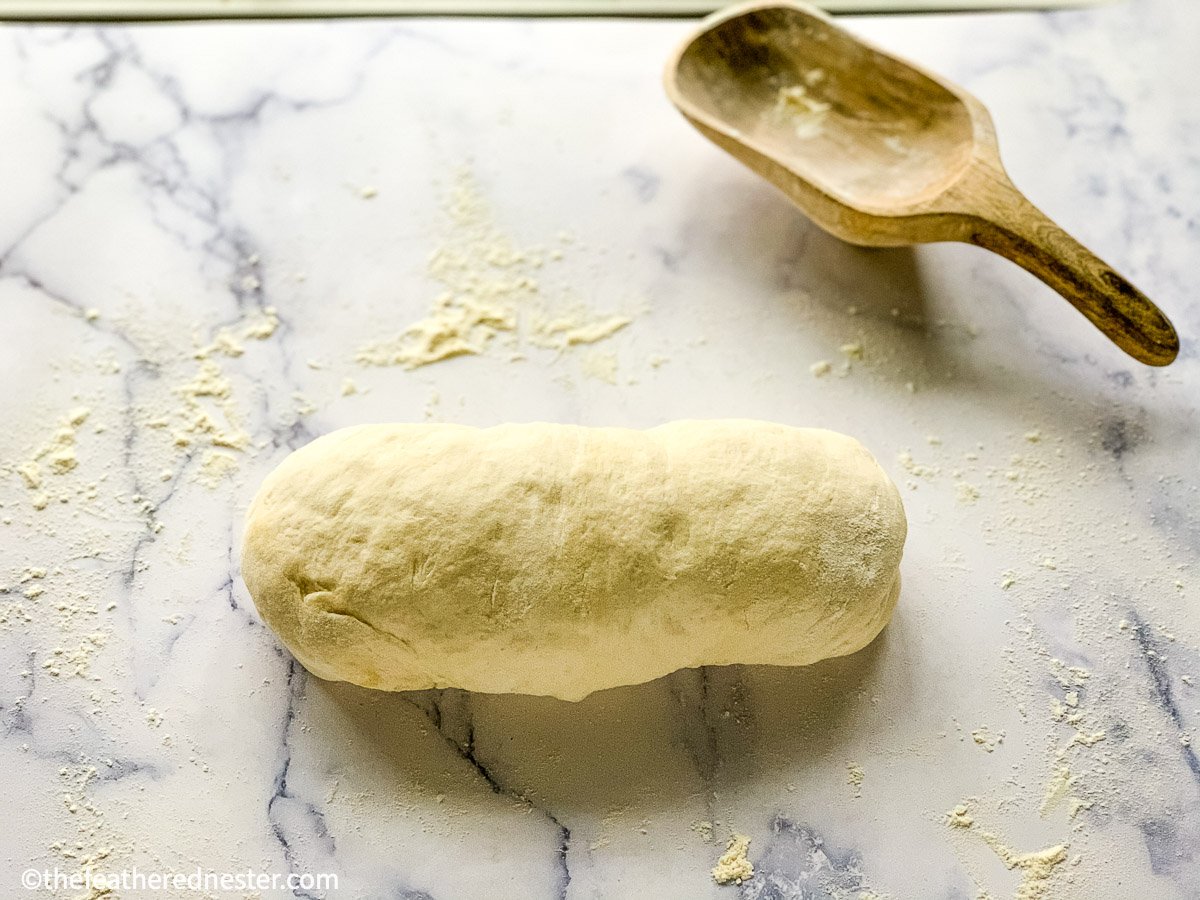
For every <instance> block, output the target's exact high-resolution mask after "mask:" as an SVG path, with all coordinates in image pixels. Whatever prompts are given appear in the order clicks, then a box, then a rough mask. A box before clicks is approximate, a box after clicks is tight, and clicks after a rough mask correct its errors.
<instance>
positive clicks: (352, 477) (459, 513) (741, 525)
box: [242, 420, 906, 699]
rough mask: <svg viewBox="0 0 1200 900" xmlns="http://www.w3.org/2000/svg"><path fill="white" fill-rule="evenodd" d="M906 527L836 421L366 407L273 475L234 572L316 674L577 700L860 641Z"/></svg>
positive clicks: (895, 578) (396, 686)
mask: <svg viewBox="0 0 1200 900" xmlns="http://www.w3.org/2000/svg"><path fill="white" fill-rule="evenodd" d="M905 533H906V524H905V517H904V509H903V506H902V504H901V501H900V496H899V494H898V492H897V490H896V488H895V486H894V485H893V484H892V482H891V480H890V479H889V478H888V477H887V475H886V474H885V473H884V472H883V471H882V469H880V468H879V466H878V464H877V463H876V462H875V460H874V459H873V458H872V457H871V455H870V454H869V453H868V452H867V451H866V450H865V449H864V448H863V447H862V446H861V445H860V444H859V443H858V442H856V441H854V440H853V439H851V438H848V437H845V436H843V435H840V434H836V433H833V432H829V431H822V430H817V429H800V428H791V427H788V426H784V425H776V424H772V423H766V422H756V421H749V420H718V421H687V422H674V423H671V424H668V425H663V426H660V427H658V428H653V429H650V430H647V431H637V430H631V429H620V428H584V427H578V426H571V425H550V424H540V423H538V424H521V425H501V426H497V427H494V428H487V429H477V428H471V427H467V426H462V425H444V424H423V425H365V426H360V427H356V428H347V429H342V430H341V431H337V432H334V433H332V434H329V435H327V436H325V437H322V438H320V439H318V440H316V441H313V442H312V443H311V444H309V445H308V446H306V447H304V448H302V449H300V450H298V451H296V452H295V453H292V454H291V455H290V456H288V457H287V458H286V459H285V460H284V461H283V463H281V464H280V466H279V467H278V468H277V469H276V470H275V471H274V472H272V473H271V475H269V476H268V477H267V479H266V481H265V482H264V483H263V485H262V487H261V489H260V490H259V493H258V495H257V496H256V497H255V499H254V502H253V504H252V505H251V508H250V511H249V514H248V518H247V526H246V534H245V543H244V548H243V558H242V574H243V577H244V578H245V581H246V584H247V586H248V588H249V589H250V593H251V595H252V596H253V597H254V600H255V603H256V604H257V606H258V609H259V611H260V613H261V614H262V616H263V618H264V619H265V620H266V621H267V623H268V624H269V625H270V626H271V627H272V628H273V629H274V630H275V631H276V632H277V633H278V635H279V636H280V638H281V639H282V640H283V642H284V644H286V645H287V647H288V649H289V650H291V652H292V653H293V654H294V655H295V656H296V657H297V659H299V660H300V662H302V663H303V664H304V665H305V666H306V667H307V668H308V669H310V670H311V671H312V672H313V673H315V674H316V675H318V676H320V677H322V678H327V679H332V680H340V681H350V682H353V683H355V684H359V685H363V686H366V687H373V688H382V689H386V690H410V689H419V688H432V687H460V688H466V689H469V690H474V691H485V692H501V693H509V692H513V693H529V694H544V695H551V696H555V697H561V698H564V699H579V698H582V697H584V696H586V695H587V694H589V693H591V692H592V691H596V690H601V689H603V688H609V687H615V686H618V685H626V684H637V683H640V682H644V681H649V680H651V679H654V678H657V677H659V676H661V675H665V674H667V673H669V672H672V671H674V670H676V669H680V668H686V667H694V666H701V665H723V664H730V663H758V664H773V665H804V664H807V663H811V662H815V661H817V660H820V659H824V658H826V657H830V656H839V655H843V654H847V653H852V652H854V651H855V650H858V649H860V648H861V647H863V646H865V645H866V644H867V643H869V642H870V641H871V640H872V639H873V638H874V637H875V636H876V635H877V634H878V633H879V631H880V630H881V629H882V628H883V627H884V625H885V624H886V623H887V621H888V619H889V618H890V616H891V612H892V609H893V607H894V606H895V603H896V598H897V595H898V593H899V589H900V576H899V564H900V557H901V552H902V549H903V545H904V539H905Z"/></svg>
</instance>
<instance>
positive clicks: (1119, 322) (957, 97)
mask: <svg viewBox="0 0 1200 900" xmlns="http://www.w3.org/2000/svg"><path fill="white" fill-rule="evenodd" d="M665 81H666V88H667V93H668V95H669V96H670V98H671V101H672V102H673V103H674V104H675V105H676V106H677V107H678V108H679V110H680V111H681V112H682V113H683V114H684V115H685V116H687V118H688V119H689V121H691V123H692V124H693V125H695V126H696V128H698V129H699V130H700V132H701V133H703V134H704V135H705V136H707V137H708V138H709V139H710V140H712V141H713V142H714V143H716V144H717V145H718V146H720V147H722V148H724V149H725V150H727V151H728V152H729V153H731V154H733V155H734V156H736V157H737V158H738V159H740V160H741V161H742V162H743V163H745V164H746V165H747V166H749V167H750V168H751V169H753V170H754V171H755V172H757V173H758V174H759V175H762V176H763V177H764V178H766V179H767V180H768V181H770V182H771V183H772V184H774V185H775V186H776V187H778V188H779V189H781V190H782V191H783V192H784V193H785V194H787V196H788V197H790V198H791V199H792V200H793V201H794V202H795V203H796V204H797V205H798V206H799V207H800V208H801V209H802V210H804V212H805V213H806V214H808V216H809V217H811V218H812V220H813V221H814V222H816V223H817V224H818V225H820V226H821V227H822V228H824V229H825V230H826V231H828V232H830V233H831V234H834V235H836V236H837V237H839V238H841V239H842V240H845V241H849V242H850V243H853V244H862V245H865V246H870V247H890V246H897V245H902V244H919V243H928V242H932V241H963V242H966V243H970V244H978V245H979V246H980V247H986V248H987V249H988V250H991V251H993V252H995V253H999V254H1000V255H1001V256H1005V257H1007V258H1008V259H1011V260H1012V261H1013V262H1015V263H1017V264H1018V265H1020V266H1022V267H1023V268H1025V269H1027V270H1028V271H1030V272H1032V273H1033V274H1034V275H1036V276H1037V277H1038V278H1040V279H1041V280H1042V281H1044V282H1045V283H1046V284H1048V285H1050V287H1052V288H1054V290H1056V291H1058V292H1059V293H1060V294H1062V295H1063V296H1064V297H1066V298H1067V300H1069V301H1070V302H1071V304H1072V305H1073V306H1074V307H1075V308H1076V309H1077V310H1079V311H1080V312H1081V313H1083V314H1084V315H1085V316H1087V317H1088V319H1089V320H1091V322H1092V324H1093V325H1095V326H1096V327H1097V328H1099V329H1100V330H1101V331H1103V332H1104V333H1105V334H1106V335H1108V336H1109V338H1111V339H1112V341H1113V342H1114V343H1115V344H1116V345H1117V346H1118V347H1120V348H1121V349H1122V350H1124V351H1125V352H1126V353H1128V354H1129V355H1130V356H1132V357H1133V358H1134V359H1137V360H1139V361H1141V362H1144V363H1147V364H1149V365H1152V366H1165V365H1167V364H1168V363H1169V362H1171V360H1173V359H1174V358H1175V355H1176V354H1177V353H1178V352H1179V338H1178V336H1177V335H1176V334H1175V329H1174V328H1173V327H1172V326H1171V323H1170V321H1169V320H1168V319H1167V317H1166V316H1165V315H1163V313H1162V311H1161V310H1160V309H1159V308H1158V307H1157V306H1155V305H1154V304H1153V303H1152V302H1151V301H1150V300H1149V299H1148V298H1147V297H1146V296H1145V295H1143V294H1142V293H1141V291H1139V290H1138V289H1137V288H1135V287H1134V286H1133V285H1132V284H1130V283H1129V282H1128V281H1126V280H1125V279H1124V278H1122V277H1121V276H1120V275H1118V274H1117V273H1116V272H1114V271H1113V270H1112V269H1111V268H1110V267H1109V266H1108V265H1107V264H1105V263H1104V262H1102V261H1101V260H1100V259H1098V258H1097V257H1096V256H1095V255H1094V254H1093V253H1092V252H1091V251H1089V250H1088V249H1087V248H1086V247H1084V246H1083V245H1082V244H1080V243H1079V242H1078V241H1076V240H1075V239H1074V238H1072V237H1071V236H1070V235H1069V234H1067V233H1066V232H1065V231H1063V230H1062V229H1061V228H1059V227H1058V226H1057V225H1055V224H1054V223H1053V222H1052V221H1050V219H1049V218H1047V217H1046V215H1045V214H1043V213H1042V212H1041V211H1040V210H1038V209H1037V207H1035V206H1034V205H1033V204H1032V203H1030V202H1029V200H1028V199H1026V198H1025V196H1024V195H1023V194H1022V193H1021V192H1020V191H1018V190H1017V188H1016V187H1014V186H1013V183H1012V182H1011V181H1010V180H1009V177H1008V174H1007V173H1006V172H1005V171H1004V166H1003V165H1002V164H1001V162H1000V151H999V148H998V147H997V144H996V135H995V130H994V128H993V126H992V120H991V116H989V115H988V112H987V110H986V109H985V108H984V106H983V104H982V103H980V102H979V101H978V100H977V99H976V98H975V97H972V96H971V95H970V94H968V93H967V92H966V91H964V90H962V89H961V88H959V87H956V86H955V85H953V84H950V83H948V82H946V81H943V80H941V79H940V78H936V77H935V76H933V75H931V74H929V73H928V72H925V71H924V70H922V69H920V68H918V67H916V66H913V65H911V64H909V63H907V62H903V61H901V60H899V59H896V58H895V57H892V56H888V55H887V54H885V53H883V52H882V51H880V50H877V49H876V48H875V47H873V46H871V45H870V44H868V43H866V42H865V41H862V40H859V39H858V38H857V37H855V36H853V35H852V34H849V33H848V32H846V31H843V30H842V29H841V28H839V27H837V26H836V25H834V24H833V22H832V21H831V20H830V19H829V18H828V17H827V16H826V15H824V14H823V13H821V12H820V11H818V10H817V9H814V8H813V7H810V6H807V5H805V4H802V3H797V2H792V0H769V2H762V0H758V2H752V3H746V4H742V5H739V6H736V7H733V8H731V9H728V10H726V11H725V12H723V13H720V14H718V15H716V16H713V17H711V18H709V19H707V20H706V21H705V22H704V24H703V25H702V26H701V28H700V30H699V31H698V32H697V33H696V34H695V35H693V36H692V37H691V38H690V39H688V40H687V41H685V42H684V43H683V44H682V45H681V46H680V48H679V49H678V51H676V53H675V54H674V56H673V57H672V59H671V60H670V62H669V63H668V65H667V70H666V77H665Z"/></svg>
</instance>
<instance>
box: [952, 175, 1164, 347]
mask: <svg viewBox="0 0 1200 900" xmlns="http://www.w3.org/2000/svg"><path fill="white" fill-rule="evenodd" d="M989 187H990V190H988V192H987V193H988V195H989V196H988V203H987V207H988V211H987V212H988V215H987V216H986V218H980V219H977V220H976V222H975V223H974V225H973V227H972V228H971V229H970V230H969V234H968V236H967V239H968V240H969V242H970V243H973V244H978V245H979V246H980V247H985V248H987V249H988V250H991V251H992V252H994V253H998V254H1000V255H1001V256H1003V257H1005V258H1006V259H1010V260H1012V261H1013V262H1015V263H1016V264H1017V265H1019V266H1021V267H1022V268H1023V269H1025V270H1026V271H1028V272H1031V273H1032V274H1033V275H1036V276H1037V277H1038V278H1040V279H1041V280H1042V281H1044V282H1045V283H1046V284H1048V285H1049V286H1050V287H1052V288H1054V290H1056V291H1058V293H1060V294H1061V295H1062V296H1063V297H1065V298H1066V299H1067V300H1068V301H1069V302H1070V303H1071V305H1072V306H1074V307H1075V308H1076V309H1077V310H1079V311H1080V312H1081V313H1083V314H1084V315H1085V316H1087V318H1088V320H1089V321H1090V322H1091V323H1092V324H1093V325H1095V326H1096V327H1097V328H1099V329H1100V330H1101V331H1102V332H1104V334H1106V335H1108V337H1109V339H1110V340H1111V341H1112V342H1113V343H1114V344H1116V345H1117V346H1118V347H1120V348H1121V349H1122V350H1124V351H1125V352H1126V353H1128V354H1129V355H1130V356H1132V357H1133V358H1134V359H1136V360H1138V361H1139V362H1143V363H1146V364H1147V365H1150V366H1165V365H1167V364H1168V363H1170V362H1171V361H1172V360H1174V359H1175V357H1176V355H1177V354H1178V353H1179V336H1178V335H1177V334H1176V333H1175V328H1174V326H1173V325H1172V324H1171V321H1170V319H1168V318H1167V317H1166V315H1164V314H1163V311H1162V310H1161V309H1159V308H1158V307H1157V306H1155V305H1154V303H1153V302H1152V301H1151V300H1150V298H1148V297H1147V296H1146V295H1145V294H1143V293H1142V292H1141V291H1139V290H1138V289H1137V288H1136V287H1134V286H1133V285H1132V284H1130V283H1129V282H1128V281H1127V280H1126V279H1125V278H1124V277H1122V276H1121V275H1119V274H1118V273H1117V272H1115V271H1114V270H1113V268H1112V267H1111V266H1110V265H1108V264H1107V263H1106V262H1104V261H1103V260H1102V259H1100V258H1099V257H1098V256H1096V254H1094V253H1092V251H1090V250H1089V249H1088V248H1087V247H1085V246H1083V244H1081V243H1079V241H1077V240H1075V238H1073V237H1071V235H1069V234H1068V233H1067V232H1065V231H1064V230H1063V229H1062V228H1060V227H1059V226H1058V225H1057V224H1055V223H1054V222H1053V221H1052V220H1051V219H1050V218H1049V217H1048V216H1047V215H1046V214H1045V213H1043V212H1042V211H1041V210H1040V209H1038V208H1037V207H1036V206H1034V205H1033V204H1032V203H1031V202H1030V201H1029V199H1028V198H1027V197H1026V196H1025V195H1024V194H1022V193H1021V192H1020V191H1019V190H1017V188H1016V187H1014V186H1013V185H1012V184H1011V183H1010V182H1007V181H1005V182H997V181H993V182H992V184H991V185H990V186H989Z"/></svg>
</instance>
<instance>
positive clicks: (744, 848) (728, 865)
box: [712, 834, 754, 884]
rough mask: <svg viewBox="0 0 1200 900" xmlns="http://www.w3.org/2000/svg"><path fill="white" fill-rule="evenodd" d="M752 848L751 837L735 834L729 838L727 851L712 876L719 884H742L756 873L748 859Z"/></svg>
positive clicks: (719, 860)
mask: <svg viewBox="0 0 1200 900" xmlns="http://www.w3.org/2000/svg"><path fill="white" fill-rule="evenodd" d="M749 850H750V838H748V837H746V836H745V835H742V834H735V835H734V836H733V837H731V838H730V839H729V843H728V845H726V849H725V852H724V853H722V854H721V858H720V859H718V860H717V864H716V865H715V866H713V870H712V877H713V881H715V882H716V883H717V884H741V883H742V882H743V881H745V880H746V879H748V878H751V877H753V875H754V866H753V865H751V863H750V860H749V859H747V857H746V853H747V852H748V851H749Z"/></svg>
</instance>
